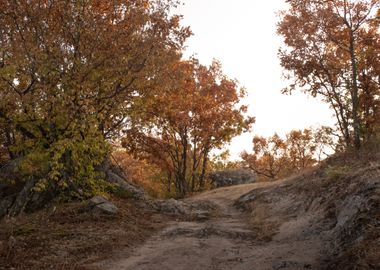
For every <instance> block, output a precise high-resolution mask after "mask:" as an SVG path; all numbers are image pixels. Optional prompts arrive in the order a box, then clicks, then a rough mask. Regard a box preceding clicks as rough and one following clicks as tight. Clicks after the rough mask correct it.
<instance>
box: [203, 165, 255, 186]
mask: <svg viewBox="0 0 380 270" xmlns="http://www.w3.org/2000/svg"><path fill="white" fill-rule="evenodd" d="M210 178H211V181H212V183H213V185H214V187H215V188H219V187H227V186H234V185H241V184H250V183H254V182H256V174H255V173H254V172H253V171H251V170H249V169H235V170H226V171H217V172H213V173H211V174H210Z"/></svg>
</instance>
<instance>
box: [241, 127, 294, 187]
mask: <svg viewBox="0 0 380 270" xmlns="http://www.w3.org/2000/svg"><path fill="white" fill-rule="evenodd" d="M252 142H253V153H252V154H249V153H247V152H243V153H242V155H241V157H242V159H243V161H244V163H245V164H246V165H247V166H248V167H249V168H250V169H251V170H253V171H254V172H255V173H257V174H258V175H259V176H262V177H264V178H265V179H270V180H272V181H273V180H275V179H278V178H279V177H283V176H284V173H283V172H284V171H285V168H286V166H287V164H286V163H287V162H288V159H287V157H286V154H287V153H286V144H285V142H284V140H282V139H281V138H280V137H279V136H278V135H277V134H274V135H273V136H272V137H270V138H268V139H266V138H264V137H260V136H255V137H254V138H253V141H252Z"/></svg>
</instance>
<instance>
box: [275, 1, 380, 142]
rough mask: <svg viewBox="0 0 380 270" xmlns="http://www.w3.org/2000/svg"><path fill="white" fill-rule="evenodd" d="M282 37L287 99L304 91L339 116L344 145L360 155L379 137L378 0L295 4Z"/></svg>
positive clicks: (286, 15) (284, 15)
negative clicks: (376, 136) (357, 151)
mask: <svg viewBox="0 0 380 270" xmlns="http://www.w3.org/2000/svg"><path fill="white" fill-rule="evenodd" d="M287 2H288V3H289V9H288V10H286V11H283V12H282V13H281V16H280V22H279V23H278V33H279V34H280V35H281V36H282V37H283V38H284V42H285V45H286V47H284V48H282V49H281V50H280V53H279V57H280V60H281V65H282V67H283V68H284V69H285V76H286V77H287V78H288V79H290V80H291V82H292V83H291V84H290V86H289V87H288V88H286V89H284V92H285V93H291V92H292V91H294V90H302V91H305V92H307V93H309V94H311V95H313V96H318V97H320V98H322V99H323V101H325V102H327V103H328V104H329V105H330V106H331V108H332V109H333V110H334V112H335V116H336V120H337V127H336V128H337V130H338V131H339V133H340V141H341V143H342V144H344V145H345V147H346V148H351V147H354V148H356V149H359V148H360V147H361V145H362V144H363V143H365V142H367V141H369V140H371V138H373V137H374V136H375V135H376V133H378V131H379V124H380V123H379V119H380V117H379V116H380V115H379V102H380V100H379V96H380V95H379V77H380V73H379V71H380V67H379V61H378V54H379V49H380V47H379V44H380V43H379V41H380V36H379V31H378V29H379V17H378V15H379V8H380V1H378V0H359V1H354V0H345V1H342V0H327V1H319V0H306V1H304V0H292V1H287Z"/></svg>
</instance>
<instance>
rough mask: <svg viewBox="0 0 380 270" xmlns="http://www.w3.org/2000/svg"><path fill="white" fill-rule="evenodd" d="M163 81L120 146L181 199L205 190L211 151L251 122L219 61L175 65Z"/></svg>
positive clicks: (240, 92)
mask: <svg viewBox="0 0 380 270" xmlns="http://www.w3.org/2000/svg"><path fill="white" fill-rule="evenodd" d="M166 80H167V83H166V84H164V85H163V86H162V88H161V91H160V94H159V95H157V96H153V97H151V98H150V99H149V102H148V103H147V104H148V106H147V107H145V108H144V114H146V115H147V116H146V117H145V118H144V119H141V118H140V119H139V120H138V121H136V122H132V124H131V127H130V128H129V129H128V130H126V131H125V137H124V138H123V146H124V147H125V148H126V149H127V150H128V151H129V152H130V153H132V154H133V155H134V156H135V157H137V158H140V159H146V160H149V161H150V162H152V163H154V164H156V165H157V166H159V167H160V168H162V170H163V171H164V172H165V173H166V181H167V188H168V190H167V191H168V192H169V193H170V192H172V189H174V190H175V192H176V193H177V195H178V196H184V195H185V194H186V193H188V192H193V191H197V190H202V189H203V188H204V187H205V181H206V173H207V171H208V163H209V159H210V158H209V156H210V153H211V151H212V150H213V149H220V148H222V147H223V146H224V145H225V144H226V143H228V142H229V141H230V140H231V139H232V138H233V137H234V136H237V135H239V134H241V133H242V132H244V131H248V130H249V128H250V126H251V124H252V123H253V122H254V119H253V118H251V117H247V116H246V115H245V113H246V110H247V107H246V106H243V105H239V102H240V100H241V98H243V97H244V96H245V91H244V89H240V88H239V87H238V84H237V82H235V81H233V80H230V79H229V78H227V77H226V76H225V75H224V74H223V73H222V70H221V66H220V64H219V63H218V62H214V63H213V64H212V65H211V66H209V67H206V66H203V65H200V64H199V63H198V62H197V61H196V60H195V59H192V60H190V61H181V62H177V63H175V64H174V65H173V66H172V67H171V69H169V70H168V74H167V75H166Z"/></svg>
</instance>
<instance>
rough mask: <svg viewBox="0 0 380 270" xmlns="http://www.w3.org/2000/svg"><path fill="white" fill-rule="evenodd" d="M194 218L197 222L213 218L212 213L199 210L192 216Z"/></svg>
mask: <svg viewBox="0 0 380 270" xmlns="http://www.w3.org/2000/svg"><path fill="white" fill-rule="evenodd" d="M192 216H193V218H194V219H195V220H197V221H206V220H209V219H210V217H211V213H210V212H209V211H204V210H197V211H194V212H193V214H192Z"/></svg>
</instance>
